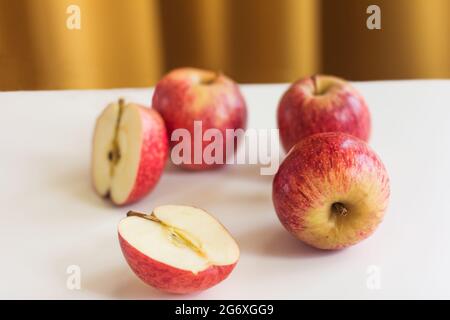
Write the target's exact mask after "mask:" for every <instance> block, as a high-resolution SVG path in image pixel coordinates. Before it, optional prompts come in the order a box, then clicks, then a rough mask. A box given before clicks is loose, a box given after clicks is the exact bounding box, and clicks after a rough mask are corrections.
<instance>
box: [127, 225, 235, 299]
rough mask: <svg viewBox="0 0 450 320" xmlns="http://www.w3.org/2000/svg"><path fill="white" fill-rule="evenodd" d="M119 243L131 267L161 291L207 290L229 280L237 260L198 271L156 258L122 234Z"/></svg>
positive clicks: (178, 292)
mask: <svg viewBox="0 0 450 320" xmlns="http://www.w3.org/2000/svg"><path fill="white" fill-rule="evenodd" d="M119 243H120V247H121V249H122V253H123V255H124V256H125V260H126V261H127V263H128V265H129V266H130V268H131V270H133V272H134V273H135V274H136V275H137V276H138V277H139V278H140V279H141V280H142V281H143V282H145V283H146V284H148V285H150V286H152V287H154V288H157V289H159V290H161V291H165V292H169V293H177V294H188V293H193V292H197V291H203V290H206V289H208V288H211V287H212V286H215V285H216V284H218V283H219V282H221V281H223V280H225V279H226V278H227V277H228V275H229V274H230V273H231V271H233V269H234V267H235V266H236V264H237V261H236V262H235V263H233V264H230V265H226V266H216V265H211V266H210V267H208V269H206V270H203V271H200V272H198V273H197V274H195V273H193V272H191V271H188V270H182V269H178V268H175V267H172V266H170V265H167V264H165V263H162V262H160V261H157V260H154V259H152V258H150V257H148V256H147V255H145V254H143V253H142V252H140V251H139V250H137V249H136V248H134V247H133V246H131V245H130V244H129V243H128V242H127V241H126V240H125V239H124V238H123V237H122V236H121V235H120V233H119Z"/></svg>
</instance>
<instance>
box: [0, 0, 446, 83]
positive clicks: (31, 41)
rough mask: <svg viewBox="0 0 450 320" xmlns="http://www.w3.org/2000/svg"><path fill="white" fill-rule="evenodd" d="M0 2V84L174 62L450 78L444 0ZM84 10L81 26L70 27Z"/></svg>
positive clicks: (106, 79) (114, 74)
mask: <svg viewBox="0 0 450 320" xmlns="http://www.w3.org/2000/svg"><path fill="white" fill-rule="evenodd" d="M373 3H374V2H373V1H366V0H346V1H334V0H320V1H319V0H132V1H130V0H39V1H37V0H15V1H13V0H0V90H16V89H66V88H107V87H138V86H150V85H153V84H154V83H155V82H156V81H157V80H158V79H159V78H160V77H161V75H162V74H164V73H165V72H167V71H168V70H170V69H172V68H175V67H179V66H186V65H189V66H196V67H203V68H209V69H214V70H222V71H223V72H225V73H226V74H229V75H230V76H232V77H233V78H235V79H236V80H238V81H239V82H280V81H292V80H294V79H296V78H298V77H300V76H303V75H306V74H311V73H318V72H322V73H331V74H337V75H340V76H343V77H345V78H349V79H354V80H367V79H386V78H390V79H392V78H442V77H446V78H447V77H450V1H448V0H427V1H423V0H395V1H392V0H378V1H376V4H377V5H379V6H380V8H381V26H382V29H381V30H368V29H367V28H366V19H367V17H368V14H367V13H366V8H367V7H368V6H369V5H371V4H373ZM71 5H76V6H78V7H79V9H80V22H81V24H80V29H73V30H71V29H69V28H68V27H67V25H66V23H67V19H68V18H69V17H70V16H71V14H70V13H68V11H67V9H68V7H69V6H71Z"/></svg>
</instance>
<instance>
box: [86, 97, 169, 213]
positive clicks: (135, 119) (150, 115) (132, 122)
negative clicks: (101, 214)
mask: <svg viewBox="0 0 450 320" xmlns="http://www.w3.org/2000/svg"><path fill="white" fill-rule="evenodd" d="M167 153H168V139H167V132H166V128H165V125H164V121H163V119H162V118H161V116H160V115H159V113H158V112H157V111H155V110H153V109H151V108H145V107H142V106H139V105H137V104H133V103H130V104H125V102H124V101H123V100H122V99H119V102H118V103H111V104H110V105H108V106H107V107H106V109H105V110H104V111H103V112H102V114H101V115H100V116H99V118H98V119H97V123H96V126H95V132H94V145H93V155H92V178H93V182H94V187H95V190H96V191H97V193H98V194H99V195H101V196H102V197H109V198H110V199H111V200H112V202H113V203H115V204H117V205H123V204H128V203H130V202H133V201H136V200H138V199H140V198H141V197H143V196H145V195H146V194H147V193H149V192H150V191H151V190H152V189H153V187H154V186H155V185H156V184H157V182H158V181H159V178H160V176H161V173H162V171H163V169H164V165H165V162H166V160H167Z"/></svg>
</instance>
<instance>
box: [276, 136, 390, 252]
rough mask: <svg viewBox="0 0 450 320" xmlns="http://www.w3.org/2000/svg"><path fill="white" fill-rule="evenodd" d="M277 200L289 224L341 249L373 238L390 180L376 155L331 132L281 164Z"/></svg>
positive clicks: (302, 235) (307, 237)
mask: <svg viewBox="0 0 450 320" xmlns="http://www.w3.org/2000/svg"><path fill="white" fill-rule="evenodd" d="M272 199H273V203H274V206H275V210H276V213H277V215H278V218H279V219H280V221H281V223H282V224H283V226H284V227H285V228H286V229H287V230H288V231H289V232H291V233H292V234H293V235H294V236H296V237H297V238H298V239H300V240H302V241H303V242H305V243H307V244H309V245H311V246H313V247H316V248H320V249H330V250H331V249H341V248H345V247H348V246H351V245H354V244H356V243H358V242H360V241H361V240H363V239H365V238H367V237H368V236H370V235H371V234H372V233H373V232H374V230H375V229H376V228H377V226H378V225H379V223H380V222H381V221H382V219H383V216H384V213H385V211H386V208H387V205H388V200H389V177H388V174H387V172H386V169H385V167H384V165H383V163H382V162H381V160H380V159H379V158H378V156H377V155H376V154H375V152H374V151H372V150H371V148H370V147H369V146H368V144H367V143H365V142H364V141H362V140H360V139H358V138H355V137H353V136H351V135H348V134H344V133H339V132H330V133H320V134H316V135H312V136H309V137H307V138H304V139H302V140H301V141H300V142H298V143H297V144H296V145H295V146H294V147H293V148H292V149H291V150H290V152H289V153H288V155H287V157H286V159H285V160H284V161H283V163H282V164H281V165H280V168H279V170H278V172H277V174H276V175H275V178H274V181H273V193H272Z"/></svg>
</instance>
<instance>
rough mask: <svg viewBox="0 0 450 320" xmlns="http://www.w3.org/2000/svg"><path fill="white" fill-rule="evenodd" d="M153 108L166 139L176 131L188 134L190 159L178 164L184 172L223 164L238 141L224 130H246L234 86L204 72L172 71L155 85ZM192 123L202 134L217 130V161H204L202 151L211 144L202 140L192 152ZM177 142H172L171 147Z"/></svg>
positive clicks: (243, 109)
mask: <svg viewBox="0 0 450 320" xmlns="http://www.w3.org/2000/svg"><path fill="white" fill-rule="evenodd" d="M152 104H153V107H154V108H155V109H156V110H157V111H158V112H159V113H160V114H161V116H162V117H163V118H164V121H165V123H166V127H167V131H168V134H169V137H172V138H173V136H172V133H173V132H174V131H175V130H176V129H186V130H188V132H189V133H190V137H191V140H190V150H189V151H190V155H189V156H188V157H187V161H184V162H183V163H182V164H181V165H182V167H184V168H187V169H193V170H204V169H211V168H217V167H220V166H222V165H223V164H225V163H226V156H227V155H228V156H230V153H233V152H234V151H235V150H236V147H237V139H236V138H233V137H230V136H228V137H227V135H226V129H233V130H234V129H245V126H246V122H247V108H246V104H245V101H244V98H243V96H242V94H241V92H240V91H239V88H238V86H237V85H236V83H235V82H234V81H232V80H231V79H230V78H228V77H226V76H224V75H223V74H221V73H215V72H212V71H207V70H200V69H194V68H181V69H176V70H173V71H172V72H170V73H169V74H167V75H166V76H165V77H164V78H163V79H162V80H161V81H160V82H159V83H158V84H157V86H156V88H155V92H154V95H153V101H152ZM194 121H201V126H202V127H201V129H202V132H205V131H206V130H208V129H217V130H219V131H220V133H221V134H222V137H223V143H221V155H220V156H219V158H220V159H219V160H220V161H215V162H214V163H209V162H208V161H205V159H204V157H203V155H204V151H205V148H206V147H207V146H208V145H209V144H210V143H211V141H207V139H203V136H201V137H199V138H200V140H199V142H198V148H195V145H196V144H197V142H196V141H195V134H196V133H195V130H194ZM200 134H202V133H200ZM180 140H182V139H180ZM178 142H179V141H171V146H172V147H174V146H175V145H176V144H177V143H178ZM227 151H228V152H227ZM172 160H173V159H172Z"/></svg>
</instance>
